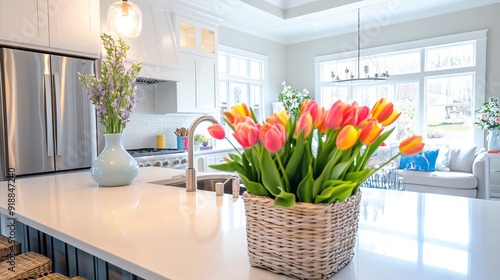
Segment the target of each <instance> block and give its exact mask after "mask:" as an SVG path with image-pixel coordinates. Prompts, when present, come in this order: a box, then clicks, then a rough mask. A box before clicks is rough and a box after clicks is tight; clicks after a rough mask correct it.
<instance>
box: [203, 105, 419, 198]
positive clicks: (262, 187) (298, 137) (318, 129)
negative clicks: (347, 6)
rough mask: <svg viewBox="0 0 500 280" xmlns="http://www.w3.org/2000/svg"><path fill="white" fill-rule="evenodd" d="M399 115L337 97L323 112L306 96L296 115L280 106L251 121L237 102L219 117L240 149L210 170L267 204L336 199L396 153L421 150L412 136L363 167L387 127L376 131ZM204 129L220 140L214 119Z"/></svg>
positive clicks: (390, 108) (384, 107)
mask: <svg viewBox="0 0 500 280" xmlns="http://www.w3.org/2000/svg"><path fill="white" fill-rule="evenodd" d="M400 114H401V113H400V112H399V111H397V110H395V109H394V106H393V104H392V103H391V102H387V101H386V100H385V99H383V98H382V99H380V100H379V101H378V102H377V103H376V104H375V105H374V106H373V108H372V109H370V108H368V107H367V106H359V105H358V104H357V103H356V102H354V103H352V104H351V105H349V104H346V103H344V102H342V101H337V102H336V103H335V104H333V105H332V107H331V108H330V109H328V110H325V109H324V108H321V107H320V106H319V105H318V104H317V103H316V102H315V101H314V100H305V101H304V102H303V103H302V105H301V107H300V111H299V115H298V116H296V118H290V116H289V113H288V112H287V111H286V110H283V111H281V112H279V113H275V114H273V115H272V116H271V117H269V118H268V119H267V120H266V122H265V123H263V124H259V123H257V122H256V120H255V116H254V114H253V111H252V109H251V108H248V107H247V106H246V105H245V104H238V105H236V106H234V107H232V108H231V110H230V111H227V112H225V113H224V116H225V121H226V122H227V123H228V124H229V126H230V128H231V129H232V130H233V136H234V138H235V139H236V140H237V141H238V142H239V144H240V145H241V146H242V147H243V149H244V150H243V152H239V151H238V150H236V151H237V152H238V153H231V154H230V155H229V158H227V159H226V162H225V163H222V164H218V165H211V167H212V168H214V169H217V170H222V171H230V172H237V173H238V175H239V177H240V179H241V180H242V182H243V184H244V185H245V187H246V188H247V191H248V193H250V194H253V195H260V196H266V197H271V198H273V199H274V203H275V205H280V206H283V207H292V206H293V205H294V204H295V202H308V203H316V204H317V203H332V202H334V201H340V202H343V201H345V200H346V198H347V197H349V196H351V195H354V194H356V192H357V191H358V188H359V186H360V185H361V183H362V182H364V181H365V180H366V179H367V178H368V177H370V176H371V175H372V174H373V173H375V172H376V171H377V170H378V169H380V168H382V167H383V166H384V165H386V164H387V163H388V162H390V161H392V160H393V159H395V158H396V157H398V156H399V155H400V154H403V155H414V154H417V153H418V152H420V151H421V150H422V149H423V147H424V144H423V143H422V137H421V136H412V137H410V138H408V139H406V140H403V141H402V142H401V143H400V145H399V153H397V154H396V155H395V156H394V157H392V158H390V159H389V160H387V161H385V162H383V163H382V164H380V165H379V166H377V167H367V166H366V163H367V162H368V160H369V159H370V157H371V156H372V154H373V153H374V152H375V151H376V150H377V148H378V147H379V146H380V144H381V143H382V142H383V141H384V140H386V139H387V138H388V137H389V136H390V134H391V133H392V131H393V130H394V128H392V129H390V130H387V131H384V130H385V129H386V127H387V126H389V125H391V124H392V123H393V122H394V121H396V120H397V119H398V117H399V116H400ZM208 131H209V133H210V135H211V136H212V137H214V138H216V139H224V138H225V132H224V129H223V128H222V126H220V125H219V124H214V125H211V126H210V127H209V128H208ZM314 134H316V135H317V137H316V138H317V148H315V149H314V150H313V145H312V143H313V141H314Z"/></svg>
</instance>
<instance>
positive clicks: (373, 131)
mask: <svg viewBox="0 0 500 280" xmlns="http://www.w3.org/2000/svg"><path fill="white" fill-rule="evenodd" d="M383 130H384V128H383V127H381V126H380V125H379V124H378V122H377V121H376V120H368V121H366V122H365V123H364V124H363V126H362V127H361V132H360V134H359V140H360V141H361V143H363V144H365V145H370V144H372V143H373V142H375V140H377V138H378V137H379V136H380V134H381V133H382V131H383Z"/></svg>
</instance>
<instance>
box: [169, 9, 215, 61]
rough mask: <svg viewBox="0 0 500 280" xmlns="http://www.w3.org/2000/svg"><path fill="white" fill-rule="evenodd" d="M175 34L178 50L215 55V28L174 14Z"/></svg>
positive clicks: (209, 55)
mask: <svg viewBox="0 0 500 280" xmlns="http://www.w3.org/2000/svg"><path fill="white" fill-rule="evenodd" d="M175 25H176V29H175V35H176V38H177V42H179V50H180V51H182V52H186V53H192V54H197V55H203V56H208V57H216V55H217V43H218V42H217V28H216V27H215V26H211V25H209V24H204V23H201V22H198V21H195V20H192V19H188V18H186V17H183V16H178V15H176V16H175Z"/></svg>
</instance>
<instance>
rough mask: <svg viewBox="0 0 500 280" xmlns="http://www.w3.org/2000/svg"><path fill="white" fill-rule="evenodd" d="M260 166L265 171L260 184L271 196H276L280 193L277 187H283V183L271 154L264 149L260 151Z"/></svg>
mask: <svg viewBox="0 0 500 280" xmlns="http://www.w3.org/2000/svg"><path fill="white" fill-rule="evenodd" d="M260 166H261V167H262V170H265V172H262V184H263V185H264V187H265V188H266V189H267V190H268V191H269V192H270V193H271V194H272V195H274V196H277V195H278V194H279V193H281V192H282V191H281V190H280V189H279V187H283V182H282V181H281V176H280V173H279V171H278V168H277V167H276V164H274V161H273V159H272V157H271V154H270V153H269V152H268V151H267V150H266V149H263V150H262V157H261V159H260Z"/></svg>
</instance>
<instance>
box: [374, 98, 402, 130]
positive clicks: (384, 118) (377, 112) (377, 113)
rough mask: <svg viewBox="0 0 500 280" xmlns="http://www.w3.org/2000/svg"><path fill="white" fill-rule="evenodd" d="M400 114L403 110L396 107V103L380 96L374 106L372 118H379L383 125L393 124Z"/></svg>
mask: <svg viewBox="0 0 500 280" xmlns="http://www.w3.org/2000/svg"><path fill="white" fill-rule="evenodd" d="M400 115H401V112H398V111H397V110H395V109H394V104H392V102H387V101H386V100H385V98H380V99H379V101H377V103H375V105H373V108H372V118H373V119H376V120H378V121H379V123H380V124H382V125H383V126H388V125H391V124H392V123H393V122H395V121H396V120H397V119H398V118H399V116H400Z"/></svg>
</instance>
